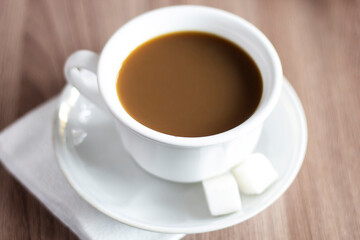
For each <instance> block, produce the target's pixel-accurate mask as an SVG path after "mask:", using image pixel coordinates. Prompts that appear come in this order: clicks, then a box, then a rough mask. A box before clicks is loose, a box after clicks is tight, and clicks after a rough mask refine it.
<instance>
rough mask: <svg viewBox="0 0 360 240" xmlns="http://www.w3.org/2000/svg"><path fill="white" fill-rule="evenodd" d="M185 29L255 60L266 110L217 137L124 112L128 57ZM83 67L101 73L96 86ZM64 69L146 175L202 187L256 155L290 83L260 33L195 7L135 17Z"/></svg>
mask: <svg viewBox="0 0 360 240" xmlns="http://www.w3.org/2000/svg"><path fill="white" fill-rule="evenodd" d="M184 30H191V31H201V32H209V33H213V34H216V35H218V36H221V37H223V38H226V39H228V40H230V41H232V42H234V43H235V44H237V45H239V46H240V47H241V48H243V49H244V50H245V51H246V52H247V53H248V54H250V56H251V57H252V58H253V59H254V61H255V62H256V64H257V66H258V67H259V69H260V72H261V75H262V79H263V94H262V97H261V100H260V104H259V106H258V108H257V109H256V111H255V113H254V114H253V115H252V116H251V117H250V118H249V119H247V120H246V121H245V122H244V123H242V124H241V125H239V126H237V127H235V128H233V129H231V130H228V131H226V132H223V133H220V134H216V135H212V136H206V137H176V136H171V135H167V134H164V133H160V132H157V131H155V130H152V129H150V128H148V127H146V126H144V125H142V124H140V123H139V122H137V121H136V120H135V119H133V118H132V117H131V116H130V115H129V114H128V113H127V112H126V111H125V110H124V108H123V107H122V105H121V103H120V101H119V98H118V96H117V91H116V81H117V76H118V72H119V70H120V68H121V66H122V62H123V61H124V60H125V59H126V57H127V56H128V55H129V54H130V53H131V51H132V50H134V49H135V48H136V47H138V46H139V45H141V44H142V43H144V42H146V41H147V40H149V39H152V38H154V37H156V36H159V35H162V34H166V33H170V32H178V31H184ZM139 67H141V66H139ZM79 68H85V69H88V70H90V71H92V72H94V73H95V74H96V75H97V82H94V81H91V80H90V79H81V78H79V77H77V76H78V75H77V74H76V71H78V69H79ZM64 71H65V76H66V79H67V81H68V82H69V83H70V84H72V85H73V86H74V87H76V88H77V89H78V90H79V92H80V93H81V94H82V95H84V96H85V97H87V98H88V99H90V100H91V101H93V102H94V103H96V104H97V105H98V106H99V107H101V108H103V109H105V110H106V111H109V112H110V113H111V114H112V115H113V117H114V120H115V122H116V126H117V128H118V132H119V134H120V136H121V139H122V143H121V142H117V143H113V144H123V145H124V147H125V148H126V149H127V151H128V152H129V153H130V155H131V156H132V157H133V158H134V160H135V161H136V162H137V163H138V164H139V165H140V166H141V167H142V168H143V169H144V170H146V171H147V172H149V173H151V174H153V175H155V176H158V177H160V178H163V179H166V180H170V181H175V182H197V181H201V180H204V179H207V178H210V177H213V176H216V175H219V174H222V173H224V172H226V171H228V170H229V169H230V168H232V167H233V166H234V165H236V164H237V163H238V162H239V161H241V158H243V157H244V156H245V155H248V154H250V153H251V152H252V151H253V150H254V148H255V146H256V144H257V142H258V139H259V136H260V134H261V129H262V125H263V122H264V121H265V120H266V118H267V117H268V116H269V114H270V113H271V112H272V110H273V109H274V107H275V105H276V103H277V101H278V99H279V95H280V91H281V86H282V79H283V74H282V67H281V63H280V59H279V56H278V54H277V53H276V51H275V49H274V47H273V46H272V44H271V43H270V41H269V40H268V39H267V38H266V37H265V36H264V35H263V34H262V33H261V32H260V31H259V30H258V29H257V28H256V27H254V26H253V25H251V24H250V23H248V22H247V21H245V20H244V19H242V18H240V17H238V16H236V15H233V14H231V13H228V12H225V11H222V10H218V9H214V8H209V7H202V6H191V5H186V6H172V7H165V8H161V9H157V10H153V11H150V12H147V13H145V14H142V15H140V16H138V17H136V18H134V19H133V20H131V21H130V22H128V23H126V24H125V25H124V26H122V27H121V28H120V29H119V30H117V31H116V32H115V33H114V35H113V36H112V37H111V38H110V40H109V41H108V42H107V43H106V45H105V47H104V49H103V50H102V52H101V54H100V56H99V55H97V54H96V53H93V52H91V51H87V50H80V51H77V52H75V53H74V54H72V55H71V56H70V57H69V58H68V60H67V61H66V64H65V69H64ZM104 114H106V113H104ZM119 161H121V159H119Z"/></svg>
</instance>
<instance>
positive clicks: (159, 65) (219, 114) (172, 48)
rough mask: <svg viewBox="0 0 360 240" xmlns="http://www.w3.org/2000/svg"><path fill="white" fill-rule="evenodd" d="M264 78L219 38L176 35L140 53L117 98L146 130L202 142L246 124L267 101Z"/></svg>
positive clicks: (126, 66)
mask: <svg viewBox="0 0 360 240" xmlns="http://www.w3.org/2000/svg"><path fill="white" fill-rule="evenodd" d="M262 88H263V86H262V79H261V74H260V71H259V69H258V67H257V66H256V64H255V62H254V61H253V60H252V58H251V57H250V56H249V55H248V54H247V53H246V52H245V51H244V50H242V49H241V48H240V47H238V46H237V45H235V44H233V43H232V42H230V41H228V40H226V39H223V38H221V37H218V36H216V35H212V34H208V33H202V32H176V33H170V34H166V35H162V36H159V37H156V38H153V39H151V40H149V41H147V42H145V43H143V44H142V45H140V46H139V47H137V48H136V49H135V50H134V51H132V52H131V54H130V55H129V56H128V57H127V58H126V59H125V61H124V62H123V64H122V66H121V69H120V71H119V76H118V80H117V92H118V96H119V100H120V103H121V105H122V106H123V107H124V109H125V110H126V112H127V113H128V114H129V115H130V116H131V117H132V118H134V119H135V120H136V121H138V122H140V123H141V124H143V125H145V126H147V127H149V128H151V129H153V130H156V131H158V132H162V133H166V134H169V135H173V136H181V137H202V136H209V135H214V134H218V133H222V132H224V131H227V130H230V129H232V128H234V127H236V126H238V125H239V124H241V123H243V122H244V121H246V120H247V119H248V118H249V117H250V116H251V115H252V114H253V113H254V111H255V109H256V108H257V106H258V104H259V102H260V99H261V95H262Z"/></svg>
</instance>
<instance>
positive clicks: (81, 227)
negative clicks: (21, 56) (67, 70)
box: [0, 98, 184, 240]
mask: <svg viewBox="0 0 360 240" xmlns="http://www.w3.org/2000/svg"><path fill="white" fill-rule="evenodd" d="M56 108H57V98H56V99H52V100H50V101H48V102H47V103H45V104H43V105H42V106H40V107H38V108H37V109H35V110H33V111H32V112H30V113H28V114H27V115H26V116H24V117H23V118H21V119H20V120H18V121H16V122H15V123H14V124H12V125H11V126H9V127H8V128H6V129H5V130H4V131H3V132H2V133H1V134H0V161H1V162H2V163H3V165H4V166H5V167H6V168H7V169H8V170H9V172H10V173H12V174H13V175H14V176H15V177H16V178H17V179H18V180H19V181H20V182H21V183H22V184H23V185H24V186H25V187H26V188H27V189H28V190H29V191H30V192H31V193H32V194H34V195H35V196H36V197H37V198H38V199H39V200H40V201H41V202H42V203H43V204H44V205H45V206H46V207H47V208H48V209H49V210H50V211H51V212H52V213H53V214H54V215H55V216H56V217H58V218H59V219H60V220H61V221H62V222H63V223H64V224H65V225H67V226H68V227H69V228H70V229H71V230H72V231H73V232H74V233H75V234H76V235H78V237H79V238H81V239H102V240H110V239H120V240H121V239H125V240H129V239H131V240H138V239H139V240H152V239H156V240H163V239H164V240H170V239H171V240H175V239H180V238H182V237H183V236H184V235H183V234H163V233H155V232H149V231H145V230H141V229H137V228H133V227H130V226H128V225H125V224H122V223H120V222H118V221H115V220H113V219H111V218H110V217H107V216H106V215H104V214H102V213H100V212H99V211H97V210H96V209H94V208H93V207H91V206H90V205H89V204H87V203H86V202H85V201H84V200H83V199H81V198H80V197H79V196H78V195H77V193H76V192H75V191H74V190H73V189H72V188H71V186H70V185H69V184H68V182H67V180H66V179H65V178H64V176H63V175H62V173H61V171H60V169H59V167H58V165H57V162H56V158H55V153H54V150H53V143H52V124H53V119H54V113H55V110H56Z"/></svg>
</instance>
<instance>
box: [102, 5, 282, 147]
mask: <svg viewBox="0 0 360 240" xmlns="http://www.w3.org/2000/svg"><path fill="white" fill-rule="evenodd" d="M174 9H177V10H179V9H181V10H185V11H186V10H188V9H196V10H197V11H207V12H209V13H212V14H218V15H219V16H220V17H223V18H227V19H230V20H232V21H236V22H237V23H238V24H239V25H242V27H245V28H247V30H248V31H250V32H251V34H252V35H253V36H256V38H257V39H258V40H259V41H260V42H261V44H262V45H263V46H264V47H265V49H266V51H267V52H268V55H269V56H270V59H271V61H272V64H273V66H274V69H273V71H274V74H273V78H274V84H273V86H272V88H271V89H270V97H269V99H268V101H266V102H264V103H261V102H260V103H259V106H258V107H257V109H256V110H255V112H254V113H253V114H252V115H251V116H250V117H249V118H248V119H247V120H246V121H244V122H243V123H241V124H240V125H238V126H236V127H234V128H232V129H230V130H227V131H225V132H222V133H218V134H214V135H209V136H203V137H180V136H173V135H169V134H165V133H161V132H158V131H155V130H153V129H151V128H149V127H147V126H145V125H143V124H141V123H139V122H138V121H136V120H135V119H134V118H132V117H131V116H130V115H129V114H128V113H127V112H126V111H125V109H124V113H125V114H127V115H128V116H129V117H130V118H124V117H123V116H122V115H121V114H119V113H118V112H117V111H116V110H115V106H113V105H112V104H110V103H109V102H108V101H107V98H106V97H104V96H105V93H106V91H105V88H104V87H102V86H103V85H102V84H101V80H100V79H101V77H100V76H101V73H102V69H103V67H102V66H103V64H102V63H103V61H102V60H103V58H104V54H103V53H104V51H105V50H106V48H107V46H109V43H111V42H113V41H112V40H113V39H114V38H115V35H116V34H117V32H118V31H120V30H121V29H122V28H124V27H125V26H128V25H129V24H131V22H133V21H135V20H137V19H139V18H141V17H144V16H146V15H150V14H155V13H159V12H161V11H168V10H174ZM282 79H283V73H282V66H281V62H280V58H279V56H278V54H277V52H276V50H275V48H274V46H273V45H272V44H271V42H270V41H269V40H268V39H267V37H266V36H265V35H264V34H263V33H262V32H261V31H260V30H259V29H257V28H256V27H255V26H254V25H252V24H251V23H250V22H248V21H246V20H244V19H243V18H241V17H239V16H237V15H235V14H232V13H229V12H226V11H224V10H220V9H216V8H212V7H205V6H198V5H176V6H170V7H163V8H158V9H155V10H151V11H148V12H146V13H143V14H141V15H139V16H137V17H135V18H133V19H132V20H130V21H128V22H127V23H125V24H124V25H123V26H121V27H120V28H119V29H118V30H117V31H116V32H115V33H114V34H113V35H112V36H111V37H110V38H109V40H108V41H107V43H106V44H105V46H104V48H103V50H102V52H101V54H100V59H99V64H98V86H99V91H100V94H101V95H102V98H103V99H104V101H105V103H106V106H107V107H108V109H109V110H110V112H111V113H112V115H113V116H114V117H115V118H116V119H117V120H118V121H119V122H120V123H122V124H123V125H125V126H126V127H127V128H128V129H130V130H131V131H133V132H134V133H136V134H137V135H141V136H143V137H145V138H148V139H151V140H154V141H156V142H159V143H163V144H168V145H173V146H174V147H176V146H177V147H203V146H210V145H215V144H220V143H224V142H228V141H230V140H232V139H235V138H237V137H239V136H242V135H246V134H247V133H248V132H250V131H251V130H253V129H255V128H256V127H258V126H260V125H261V124H262V123H263V122H264V121H265V119H266V118H267V117H268V116H269V115H270V113H271V112H272V110H273V109H274V107H275V105H276V103H277V101H278V99H279V96H280V92H281V87H282ZM260 104H262V107H261V111H259V110H260V108H259V107H260ZM120 106H121V104H120ZM121 107H122V106H121ZM116 108H118V106H116ZM122 108H123V107H122Z"/></svg>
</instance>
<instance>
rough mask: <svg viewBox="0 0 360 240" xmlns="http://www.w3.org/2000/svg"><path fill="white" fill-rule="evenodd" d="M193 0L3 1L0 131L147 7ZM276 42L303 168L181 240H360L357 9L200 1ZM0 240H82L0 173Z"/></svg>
mask: <svg viewBox="0 0 360 240" xmlns="http://www.w3.org/2000/svg"><path fill="white" fill-rule="evenodd" d="M184 3H188V1H168V0H166V1H164V0H162V1H160V0H158V1H150V0H149V1H131V0H127V1H121V0H114V1H71V0H66V1H46V0H39V1H34V0H16V1H13V0H2V1H0V129H3V128H4V127H5V126H7V125H9V124H11V123H12V122H13V121H14V120H15V119H17V118H19V117H21V116H22V115H23V114H24V113H25V112H27V111H29V110H31V109H32V108H34V107H35V106H37V105H39V104H40V103H42V102H44V101H45V100H47V99H49V98H50V97H52V96H54V95H56V94H58V93H59V92H60V90H61V89H62V87H63V86H64V84H65V80H64V77H63V72H62V69H63V64H64V61H65V59H66V57H67V56H68V55H69V54H71V53H72V52H74V51H75V50H77V49H91V50H94V51H97V52H99V51H100V50H101V48H102V46H103V45H104V43H105V42H106V40H107V39H108V38H109V37H110V35H111V34H112V33H113V32H114V31H115V30H116V29H117V28H118V27H120V26H121V25H122V24H124V23H125V22H126V21H128V20H129V19H131V18H133V17H134V16H136V15H138V14H140V13H143V12H145V11H148V10H150V9H154V8H158V7H162V6H167V5H173V4H184ZM192 3H194V4H201V5H208V6H213V7H217V8H221V9H224V10H227V11H230V12H233V13H235V14H238V15H239V16H241V17H243V18H245V19H247V20H249V21H250V22H252V23H253V24H255V25H256V26H257V27H258V28H260V29H261V30H262V31H263V32H264V33H265V34H266V35H267V36H268V37H269V39H270V40H271V41H272V43H273V44H274V46H275V48H276V49H277V51H278V53H279V55H280V58H281V60H282V64H283V68H284V73H285V76H287V78H288V79H289V81H290V82H291V84H292V85H293V86H294V88H295V89H296V91H297V92H298V94H299V96H300V98H301V100H302V102H303V105H304V108H305V112H306V115H307V120H308V128H309V142H308V150H307V154H306V158H305V161H304V165H303V167H302V169H301V171H300V173H299V175H298V177H297V178H296V180H295V182H294V183H293V184H292V186H291V187H290V188H289V190H288V191H287V192H286V193H285V194H284V195H283V196H282V197H281V198H280V199H279V200H277V201H276V202H275V203H274V204H273V205H272V206H271V207H269V208H268V209H267V210H266V211H264V212H262V213H260V214H258V215H257V216H255V217H254V218H252V219H250V220H248V221H246V222H244V223H241V224H238V225H236V226H233V227H230V228H227V229H224V230H221V231H216V232H211V233H204V234H196V235H189V236H187V237H186V238H185V239H186V240H190V239H194V240H200V239H203V240H205V239H224V240H226V239H360V2H359V1H310V0H305V1H286V0H279V1H260V0H259V1H254V0H240V1H238V0H229V1H215V0H214V1H211V0H198V1H193V2H192ZM0 239H76V236H75V235H74V234H73V233H72V232H71V231H70V230H68V229H67V228H66V227H65V226H64V225H63V224H62V223H61V222H60V221H59V220H57V219H56V218H54V217H53V216H52V215H51V213H50V212H49V211H48V210H46V209H45V207H44V206H43V205H42V204H41V203H40V202H39V201H38V200H36V199H35V198H34V197H33V196H32V195H31V194H29V193H28V192H27V191H26V190H25V189H24V188H23V187H22V186H21V185H20V184H19V183H18V182H16V180H14V178H13V177H12V176H11V175H10V174H9V173H7V171H6V170H5V169H4V167H2V166H0Z"/></svg>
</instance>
